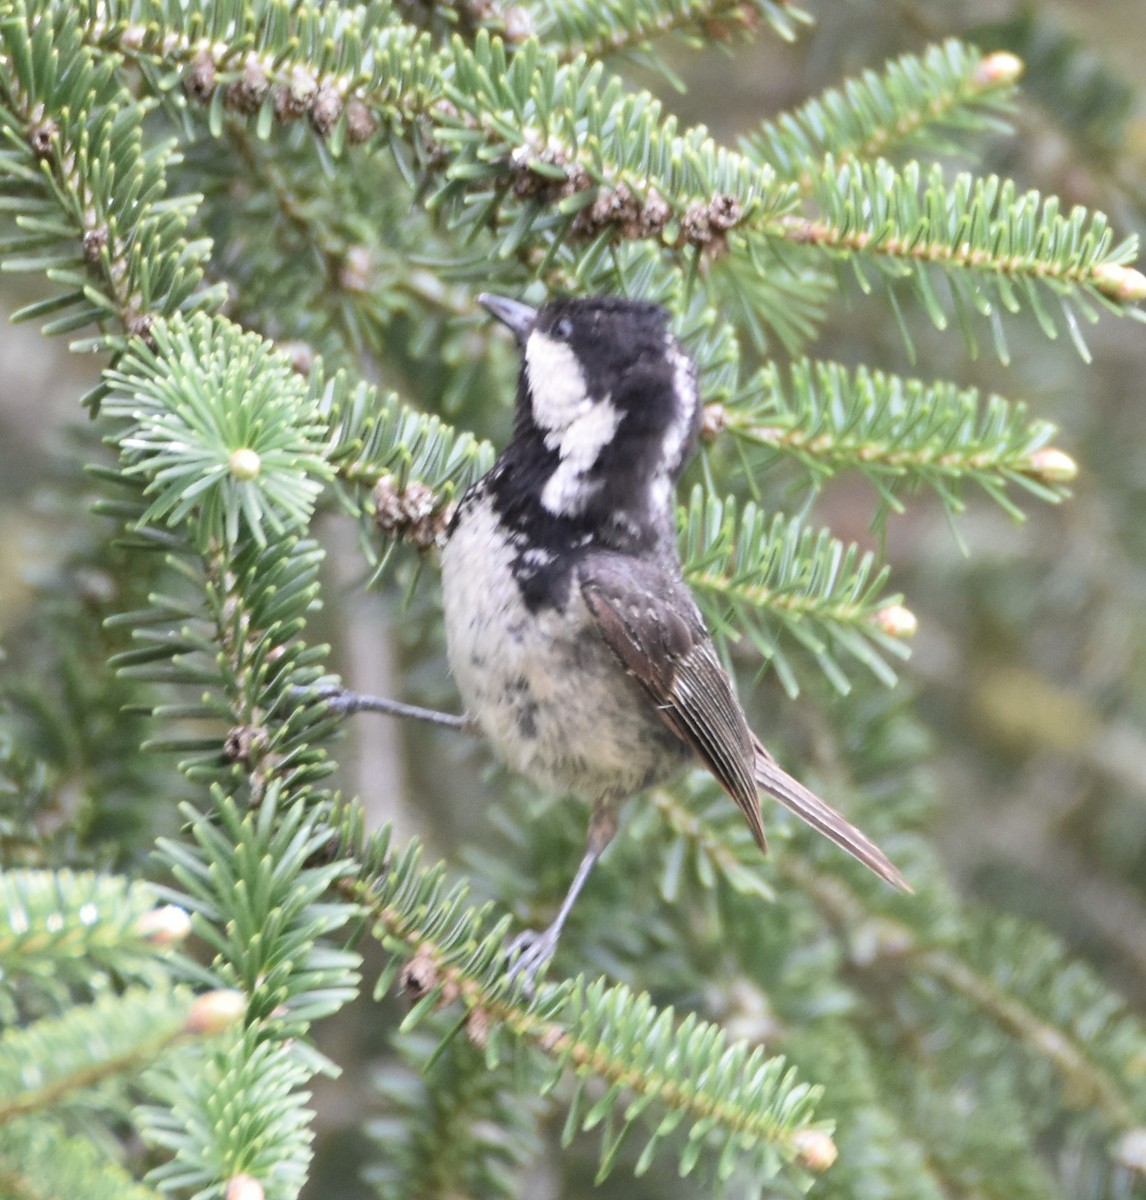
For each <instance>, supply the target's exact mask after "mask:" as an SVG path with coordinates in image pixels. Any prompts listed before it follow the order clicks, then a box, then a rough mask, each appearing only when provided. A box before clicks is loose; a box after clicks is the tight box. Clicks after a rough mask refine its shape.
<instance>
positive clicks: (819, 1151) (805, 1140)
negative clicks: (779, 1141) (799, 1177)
mask: <svg viewBox="0 0 1146 1200" xmlns="http://www.w3.org/2000/svg"><path fill="white" fill-rule="evenodd" d="M792 1145H793V1146H794V1147H795V1149H796V1157H797V1158H798V1159H799V1160H800V1162H801V1163H802V1164H803V1165H804V1166H805V1167H807V1168H808V1170H809V1171H815V1172H817V1173H819V1172H820V1171H826V1170H827V1169H828V1168H829V1167H830V1166H831V1165H832V1163H834V1162H835V1161H836V1159H837V1158H838V1157H839V1153H840V1152H839V1151H838V1150H837V1149H836V1144H835V1142H833V1141H832V1139H831V1136H830V1135H829V1134H826V1133H825V1132H824V1131H823V1130H822V1129H799V1130H797V1131H796V1133H795V1134H793V1136H792Z"/></svg>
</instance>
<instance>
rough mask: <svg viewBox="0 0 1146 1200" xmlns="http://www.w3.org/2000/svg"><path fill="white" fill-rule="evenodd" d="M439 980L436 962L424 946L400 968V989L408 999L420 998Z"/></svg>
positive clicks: (431, 989)
mask: <svg viewBox="0 0 1146 1200" xmlns="http://www.w3.org/2000/svg"><path fill="white" fill-rule="evenodd" d="M440 982H441V976H440V974H439V972H438V964H437V962H436V961H435V959H434V956H433V955H432V954H431V953H430V951H429V950H427V949H425V948H424V947H423V948H422V949H420V950H418V952H417V953H416V954H415V955H414V957H413V958H412V959H410V961H409V962H408V963H407V964H406V965H405V966H404V967H403V968H402V975H401V986H402V991H404V992H405V993H406V996H407V998H408V999H410V1000H421V999H422V997H423V996H426V995H428V994H429V993H430V992H432V991H433V990H434V988H436V987H437V986H438V984H439V983H440Z"/></svg>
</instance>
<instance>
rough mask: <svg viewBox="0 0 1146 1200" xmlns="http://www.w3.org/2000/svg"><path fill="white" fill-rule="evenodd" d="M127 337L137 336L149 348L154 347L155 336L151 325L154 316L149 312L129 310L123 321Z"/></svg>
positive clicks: (153, 321) (152, 324) (152, 348)
mask: <svg viewBox="0 0 1146 1200" xmlns="http://www.w3.org/2000/svg"><path fill="white" fill-rule="evenodd" d="M123 324H124V328H125V329H126V330H127V333H128V336H129V337H137V338H139V340H140V341H141V342H143V344H144V345H145V346H146V347H147V348H148V349H149V350H154V349H155V338H154V336H153V335H152V332H151V330H152V327H153V326H154V324H155V318H154V317H153V316H152V315H151V314H150V313H141V312H129V313H128V314H127V316H126V317H125V318H124V321H123Z"/></svg>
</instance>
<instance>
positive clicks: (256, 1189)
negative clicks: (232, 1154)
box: [223, 1175, 267, 1200]
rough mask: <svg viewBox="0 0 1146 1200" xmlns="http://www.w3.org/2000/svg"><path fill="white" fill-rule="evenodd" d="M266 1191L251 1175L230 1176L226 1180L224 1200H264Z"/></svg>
mask: <svg viewBox="0 0 1146 1200" xmlns="http://www.w3.org/2000/svg"><path fill="white" fill-rule="evenodd" d="M266 1194H267V1193H266V1190H265V1189H264V1188H263V1185H262V1184H261V1183H259V1181H258V1180H257V1179H256V1178H255V1177H254V1176H253V1175H232V1176H231V1178H230V1179H228V1180H227V1190H226V1191H225V1192H224V1193H223V1197H224V1200H265V1197H266Z"/></svg>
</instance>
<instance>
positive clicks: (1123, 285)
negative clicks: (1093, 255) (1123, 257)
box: [1090, 263, 1146, 304]
mask: <svg viewBox="0 0 1146 1200" xmlns="http://www.w3.org/2000/svg"><path fill="white" fill-rule="evenodd" d="M1090 278H1091V280H1092V281H1093V283H1094V286H1095V287H1096V288H1098V290H1099V291H1100V292H1103V293H1105V294H1106V295H1107V296H1110V297H1112V298H1113V299H1115V300H1121V301H1122V302H1123V303H1124V304H1132V303H1134V301H1135V300H1146V275H1143V274H1142V272H1141V271H1138V270H1136V269H1135V268H1134V267H1124V266H1123V265H1122V264H1121V263H1099V264H1098V266H1097V267H1095V268H1094V270H1093V271H1092V272H1091V273H1090Z"/></svg>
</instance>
